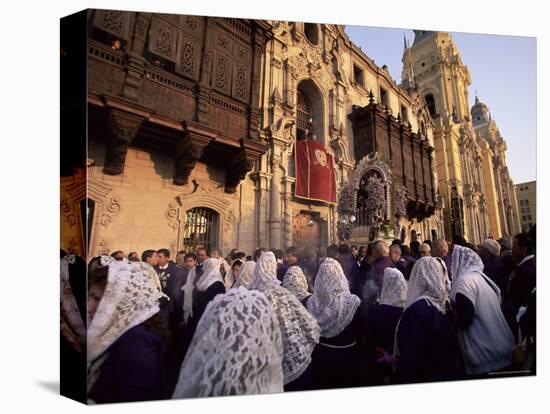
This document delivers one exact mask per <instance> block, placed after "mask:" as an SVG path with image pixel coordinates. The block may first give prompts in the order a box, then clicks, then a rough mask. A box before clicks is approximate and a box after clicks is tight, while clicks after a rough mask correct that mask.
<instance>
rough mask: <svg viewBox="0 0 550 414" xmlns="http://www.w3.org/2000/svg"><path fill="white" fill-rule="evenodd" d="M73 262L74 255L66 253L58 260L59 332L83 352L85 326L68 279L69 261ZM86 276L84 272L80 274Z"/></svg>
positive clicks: (77, 349) (76, 348)
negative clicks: (59, 288) (59, 276)
mask: <svg viewBox="0 0 550 414" xmlns="http://www.w3.org/2000/svg"><path fill="white" fill-rule="evenodd" d="M71 262H72V263H74V262H75V256H74V255H71V254H69V255H66V256H65V257H63V258H62V259H61V262H60V267H61V268H60V273H61V295H60V298H61V332H62V334H63V336H64V337H65V339H67V341H68V342H69V343H70V344H71V345H72V346H73V347H74V349H75V350H76V351H78V352H83V351H84V348H85V343H86V327H85V325H84V320H83V319H82V315H81V313H80V310H79V309H78V304H77V303H76V299H75V297H74V293H73V290H72V288H71V283H70V279H69V263H71ZM81 276H82V277H86V274H83V275H81Z"/></svg>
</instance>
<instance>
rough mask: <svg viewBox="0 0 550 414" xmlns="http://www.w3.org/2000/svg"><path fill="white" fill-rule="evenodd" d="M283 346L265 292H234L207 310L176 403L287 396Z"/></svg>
mask: <svg viewBox="0 0 550 414" xmlns="http://www.w3.org/2000/svg"><path fill="white" fill-rule="evenodd" d="M282 356H283V346H282V338H281V330H280V327H279V323H278V321H277V317H276V315H275V313H274V312H273V309H272V307H271V305H270V303H269V301H268V300H267V298H266V297H265V295H263V294H262V293H261V292H257V291H249V290H247V289H245V288H242V287H241V288H237V289H231V290H229V291H228V293H226V294H224V295H218V296H216V297H215V298H214V299H213V300H212V301H211V302H210V303H209V304H208V306H207V307H206V310H205V312H204V315H203V317H202V318H201V320H200V322H199V324H198V326H197V334H196V335H195V337H194V338H193V341H192V342H191V345H190V347H189V351H188V352H187V355H186V356H185V360H184V361H183V364H182V367H181V371H180V375H179V381H178V383H177V385H176V388H175V390H174V394H173V396H172V398H189V397H206V396H221V395H246V394H264V393H275V392H282V391H283V371H282Z"/></svg>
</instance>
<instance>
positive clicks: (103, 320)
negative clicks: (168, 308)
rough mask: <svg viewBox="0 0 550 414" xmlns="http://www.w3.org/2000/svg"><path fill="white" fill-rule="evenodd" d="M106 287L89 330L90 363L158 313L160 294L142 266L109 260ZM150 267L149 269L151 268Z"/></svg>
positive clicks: (146, 266) (124, 261)
mask: <svg viewBox="0 0 550 414" xmlns="http://www.w3.org/2000/svg"><path fill="white" fill-rule="evenodd" d="M109 259H111V258H110V257H102V263H103V264H108V265H109V272H108V276H107V285H106V287H105V291H104V293H103V297H102V298H101V301H100V302H99V305H98V308H97V311H96V313H95V315H94V318H93V319H92V320H91V322H90V324H89V326H88V363H91V362H92V361H93V360H95V359H96V358H97V357H98V356H99V355H101V354H102V353H103V352H105V350H107V348H109V347H110V346H111V345H112V344H113V343H114V342H115V341H116V340H117V339H118V338H119V337H120V336H121V335H122V334H123V333H125V332H126V331H128V330H129V329H131V328H133V327H134V326H137V325H139V324H140V323H142V322H145V321H146V320H147V319H149V318H150V317H151V316H153V315H155V314H156V313H157V312H159V310H160V308H159V299H160V298H161V297H163V296H164V295H163V294H162V292H159V290H158V289H157V287H156V286H155V282H154V281H153V279H152V278H151V275H150V266H148V265H146V264H145V263H142V262H129V261H126V260H123V261H116V260H109ZM148 267H149V268H148Z"/></svg>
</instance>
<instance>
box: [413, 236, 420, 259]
mask: <svg viewBox="0 0 550 414" xmlns="http://www.w3.org/2000/svg"><path fill="white" fill-rule="evenodd" d="M419 247H420V242H419V241H418V240H413V241H412V242H411V253H412V254H413V256H418V248H419Z"/></svg>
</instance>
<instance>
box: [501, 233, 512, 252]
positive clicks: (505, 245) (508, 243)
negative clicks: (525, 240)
mask: <svg viewBox="0 0 550 414" xmlns="http://www.w3.org/2000/svg"><path fill="white" fill-rule="evenodd" d="M498 243H499V244H500V246H501V247H502V250H512V239H511V238H510V237H507V236H504V237H501V238H500V239H498Z"/></svg>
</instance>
